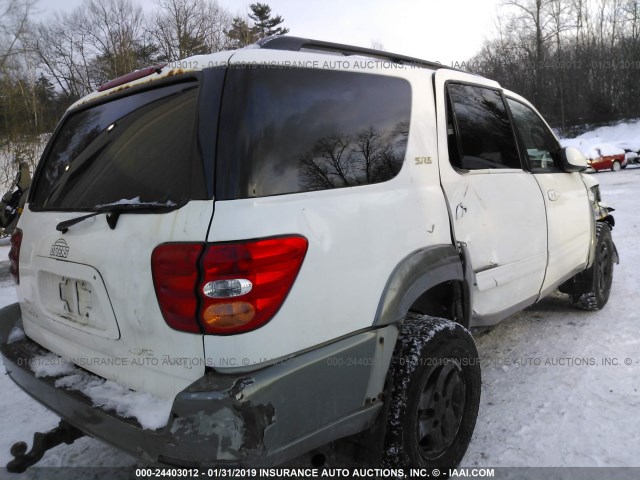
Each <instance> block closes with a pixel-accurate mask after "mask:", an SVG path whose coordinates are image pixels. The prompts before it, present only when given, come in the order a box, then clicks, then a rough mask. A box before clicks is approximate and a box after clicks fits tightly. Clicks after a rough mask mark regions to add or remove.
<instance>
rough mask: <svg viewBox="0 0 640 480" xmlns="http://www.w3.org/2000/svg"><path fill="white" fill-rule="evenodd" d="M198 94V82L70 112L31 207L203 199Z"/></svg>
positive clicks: (45, 163) (77, 207)
mask: <svg viewBox="0 0 640 480" xmlns="http://www.w3.org/2000/svg"><path fill="white" fill-rule="evenodd" d="M197 92H198V89H197V82H195V81H193V82H186V83H179V84H173V85H170V86H165V87H160V88H156V89H153V90H147V91H144V92H141V93H137V94H135V95H130V96H126V97H121V98H118V99H115V100H112V101H109V102H107V103H103V104H100V105H96V106H94V107H91V108H88V109H85V110H81V111H79V112H77V113H72V114H71V115H70V116H68V117H67V118H66V119H65V120H64V123H63V124H62V125H61V127H60V129H59V130H58V133H57V134H56V136H55V138H54V139H53V143H52V144H51V147H50V149H49V150H48V153H47V155H46V158H44V160H43V165H42V166H41V167H40V171H39V172H38V178H37V185H36V188H35V191H34V193H33V197H32V199H31V206H32V207H33V208H36V209H38V208H39V209H61V210H91V209H95V208H99V207H104V206H108V205H110V204H118V203H120V204H121V203H129V204H131V203H133V204H136V203H141V204H154V205H166V206H174V205H181V204H183V203H185V202H186V201H188V200H189V199H198V198H204V197H205V196H206V193H205V189H206V187H205V184H204V178H203V174H202V162H200V161H195V159H194V155H196V149H195V148H194V146H195V144H196V142H195V141H194V139H195V125H196V111H197ZM198 178H199V180H195V181H194V179H198Z"/></svg>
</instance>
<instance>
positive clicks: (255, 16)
mask: <svg viewBox="0 0 640 480" xmlns="http://www.w3.org/2000/svg"><path fill="white" fill-rule="evenodd" d="M249 8H251V12H253V13H250V14H249V18H250V19H251V20H253V21H254V28H255V30H256V33H257V35H258V37H259V38H264V37H270V36H272V35H284V34H285V33H289V29H288V28H283V27H279V26H278V25H280V24H281V23H282V22H284V18H282V17H281V16H280V15H276V16H273V17H272V16H271V7H270V6H269V5H267V4H266V3H252V4H251V5H249Z"/></svg>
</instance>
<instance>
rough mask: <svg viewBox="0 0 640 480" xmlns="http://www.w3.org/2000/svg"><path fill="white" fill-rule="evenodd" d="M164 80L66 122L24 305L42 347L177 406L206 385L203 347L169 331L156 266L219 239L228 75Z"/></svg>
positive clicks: (43, 200) (25, 248)
mask: <svg viewBox="0 0 640 480" xmlns="http://www.w3.org/2000/svg"><path fill="white" fill-rule="evenodd" d="M216 71H217V73H216ZM221 72H222V73H221ZM174 73H176V72H174ZM162 77H165V78H162V79H160V80H158V81H153V82H145V83H144V85H139V86H134V87H132V88H127V89H121V91H120V92H117V93H112V94H111V95H107V96H103V97H101V99H97V100H93V101H91V102H89V103H87V104H85V105H80V106H79V107H76V108H75V109H74V110H72V111H70V112H69V113H68V114H67V115H66V116H65V118H64V119H63V121H62V122H61V124H60V126H59V127H58V129H57V130H56V132H55V133H54V136H53V138H52V140H51V142H50V144H49V146H48V147H47V150H46V151H45V154H44V155H43V158H42V161H41V163H40V165H39V167H38V171H37V173H36V177H35V178H34V185H33V188H32V192H31V196H30V198H29V209H28V211H26V212H25V215H23V218H22V220H21V223H20V228H21V229H22V231H23V241H22V245H21V251H20V284H19V287H18V294H19V299H20V303H21V307H22V312H23V321H24V328H25V332H26V333H27V335H28V336H29V337H31V338H32V339H33V340H35V341H36V342H38V343H40V344H41V345H42V346H44V347H45V348H47V349H49V350H51V351H53V352H55V353H57V354H58V355H60V356H62V357H64V358H66V359H69V360H71V361H73V362H74V363H76V364H78V365H79V366H81V367H83V368H85V369H87V370H89V371H92V372H94V373H95V374H97V375H100V376H102V377H104V378H107V379H110V380H114V381H117V382H118V383H120V384H122V385H125V386H127V387H129V388H131V389H133V390H142V391H146V392H150V393H154V394H156V395H159V396H161V397H165V398H171V397H173V396H174V395H175V394H176V393H177V392H178V391H180V390H181V389H183V388H184V387H185V386H187V385H188V384H190V383H191V382H192V381H193V380H195V379H197V378H199V377H200V376H201V375H202V374H203V373H204V367H205V362H204V353H203V340H202V334H201V333H199V332H195V333H189V332H179V331H177V330H174V329H172V328H171V327H169V326H168V325H167V323H166V322H165V320H164V318H163V314H162V312H161V311H160V308H159V306H158V300H157V298H156V293H155V290H154V283H153V277H152V269H151V257H152V252H153V250H154V248H155V247H157V246H158V245H160V244H163V243H171V242H204V241H205V239H206V238H207V232H208V229H209V225H210V223H211V218H212V215H213V201H212V196H213V192H212V174H211V172H212V171H213V165H212V164H210V163H209V162H213V156H212V155H211V151H212V149H213V148H214V146H215V131H216V129H215V120H214V121H213V123H212V122H211V118H214V119H215V117H216V115H217V111H216V106H215V102H216V99H217V98H219V94H220V89H221V87H222V85H221V84H222V79H223V71H222V70H216V69H210V70H209V73H205V72H198V73H187V74H185V73H181V74H180V75H173V74H170V75H167V74H166V72H165V74H164V75H162ZM211 99H213V100H211ZM212 112H216V115H212Z"/></svg>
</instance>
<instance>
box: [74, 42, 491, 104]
mask: <svg viewBox="0 0 640 480" xmlns="http://www.w3.org/2000/svg"><path fill="white" fill-rule="evenodd" d="M248 50H254V52H253V53H255V54H256V55H255V56H253V55H252V57H253V58H255V59H257V60H256V64H259V63H260V62H261V58H262V57H264V61H265V62H267V61H268V60H269V59H271V60H272V61H273V58H274V56H273V55H269V54H267V53H266V52H267V51H279V52H282V53H283V54H284V52H289V55H288V56H289V58H293V59H295V58H298V59H300V58H302V56H301V55H304V54H307V55H309V54H310V55H315V56H321V58H324V59H325V60H327V61H328V60H337V59H338V58H340V59H342V60H347V61H348V63H347V64H348V65H350V64H352V62H357V61H359V60H361V59H366V60H368V61H369V62H375V63H374V64H373V65H374V67H373V68H371V70H376V67H380V66H383V65H385V64H393V65H397V66H402V67H403V68H419V69H421V70H430V71H434V72H435V71H436V70H440V69H447V70H452V71H458V72H463V73H466V74H470V75H475V74H472V73H470V72H464V71H462V70H458V69H455V68H452V67H448V66H446V65H443V64H441V63H439V62H433V61H429V60H423V59H420V58H416V57H409V56H406V55H401V54H396V53H391V52H385V51H382V50H375V49H371V48H363V47H357V46H353V45H343V44H338V43H332V42H326V41H322V40H313V39H308V38H301V37H292V36H286V35H282V36H273V37H268V38H265V39H262V40H260V41H258V42H257V43H255V44H252V45H249V46H247V47H244V48H241V49H237V50H226V51H222V52H216V53H212V54H207V55H196V56H192V57H188V58H185V59H183V60H178V61H174V62H169V63H167V64H164V65H158V66H156V67H153V68H150V69H148V70H149V72H150V73H148V74H147V75H145V76H143V77H141V78H137V79H135V80H132V81H128V80H127V78H126V77H129V76H130V75H131V74H127V75H124V76H122V77H119V78H117V79H114V80H111V81H109V82H107V83H106V84H104V85H102V86H101V87H100V89H99V90H96V91H94V92H92V93H90V94H88V95H86V96H85V97H83V98H81V99H79V100H78V101H76V102H75V103H74V104H73V105H71V106H70V107H69V110H72V109H74V108H77V107H79V106H81V105H83V104H85V103H88V102H92V101H94V100H97V99H100V98H103V97H106V96H109V95H112V94H113V93H116V92H120V91H122V90H125V89H128V88H131V87H134V86H138V85H141V84H144V83H149V82H155V81H157V80H161V79H163V78H168V77H171V76H175V75H181V74H184V73H188V72H195V71H200V70H204V69H206V68H211V67H217V66H226V65H228V64H230V63H231V64H232V63H233V61H232V57H233V56H234V55H235V54H236V53H238V52H242V51H245V52H246V51H248ZM258 50H262V51H263V52H265V53H262V54H259V53H258ZM276 58H284V57H283V56H282V55H277V56H276ZM478 77H480V76H478ZM480 78H482V77H480ZM118 80H122V83H119V82H118ZM108 84H113V85H114V86H113V87H111V88H108V87H109V85H108ZM105 87H107V88H105Z"/></svg>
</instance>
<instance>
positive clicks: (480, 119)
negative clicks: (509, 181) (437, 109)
mask: <svg viewBox="0 0 640 480" xmlns="http://www.w3.org/2000/svg"><path fill="white" fill-rule="evenodd" d="M448 92H449V97H450V103H451V106H452V109H453V113H454V120H455V124H456V126H457V134H458V136H459V145H460V147H461V152H459V153H457V152H456V151H453V152H452V151H450V155H449V156H450V158H451V163H452V164H453V166H455V167H457V168H460V169H463V170H477V169H484V168H521V165H520V159H519V156H518V148H517V146H516V143H515V137H514V135H513V130H512V128H511V123H510V121H509V116H508V115H507V110H506V108H505V106H504V103H503V101H502V97H501V95H500V93H499V92H497V91H496V90H491V89H488V88H482V87H476V86H469V85H457V84H450V85H449V86H448ZM450 145H451V142H450ZM456 150H457V149H456Z"/></svg>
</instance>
